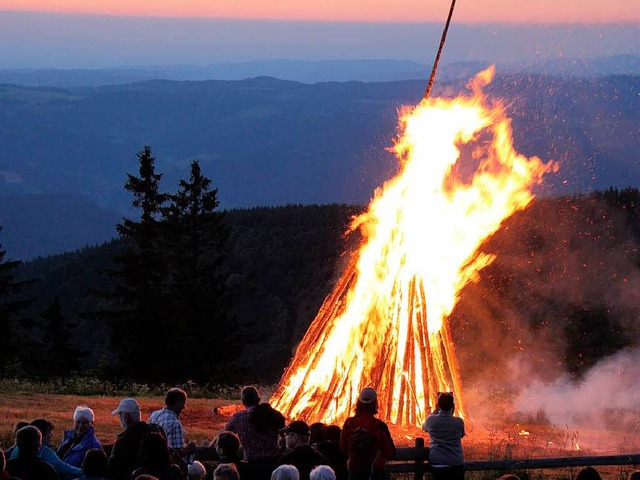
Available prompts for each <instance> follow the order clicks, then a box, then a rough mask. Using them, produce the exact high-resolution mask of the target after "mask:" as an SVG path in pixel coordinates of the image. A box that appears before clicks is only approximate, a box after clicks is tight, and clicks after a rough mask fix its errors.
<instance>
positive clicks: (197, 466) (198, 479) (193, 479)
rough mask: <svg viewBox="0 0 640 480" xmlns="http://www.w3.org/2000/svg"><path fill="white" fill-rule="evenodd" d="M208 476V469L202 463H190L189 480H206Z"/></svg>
mask: <svg viewBox="0 0 640 480" xmlns="http://www.w3.org/2000/svg"><path fill="white" fill-rule="evenodd" d="M206 476H207V469H206V468H205V467H204V465H203V464H202V462H199V461H198V460H194V461H193V463H190V464H189V466H188V467H187V478H188V479H189V480H204V477H206Z"/></svg>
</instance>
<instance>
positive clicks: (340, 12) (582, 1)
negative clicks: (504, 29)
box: [0, 0, 640, 23]
mask: <svg viewBox="0 0 640 480" xmlns="http://www.w3.org/2000/svg"><path fill="white" fill-rule="evenodd" d="M449 3H450V2H449V1H448V0H431V1H426V2H425V1H417V0H399V1H396V2H389V1H386V0H369V1H364V0H357V1H346V2H345V1H343V0H325V1H322V2H318V1H313V0H302V1H300V0H281V1H277V2H274V1H272V0H252V1H249V2H238V1H235V0H219V1H215V2H212V1H209V0H185V1H182V2H175V1H173V0H160V1H154V2H148V1H146V0H134V1H122V0H115V1H112V0H97V1H93V2H86V1H84V0H39V1H38V0H5V1H2V2H0V9H1V10H4V11H24V12H55V13H82V14H92V15H123V16H149V17H154V16H157V17H192V18H205V17H206V18H227V19H231V18H233V19H253V20H256V19H260V20H267V19H268V20H306V21H331V22H335V21H339V22H402V23H405V22H434V21H439V20H441V19H442V16H443V15H444V13H446V11H447V9H448V6H449ZM639 19H640V8H638V4H637V2H635V1H633V0H611V1H608V2H602V1H601V0H564V1H561V2H560V1H557V0H536V1H528V2H517V1H513V0H474V1H466V2H465V1H461V2H460V5H459V9H458V12H456V21H458V22H463V23H483V22H500V23H502V22H504V23H574V22H575V23H578V22H580V23H603V22H637V21H638V20H639Z"/></svg>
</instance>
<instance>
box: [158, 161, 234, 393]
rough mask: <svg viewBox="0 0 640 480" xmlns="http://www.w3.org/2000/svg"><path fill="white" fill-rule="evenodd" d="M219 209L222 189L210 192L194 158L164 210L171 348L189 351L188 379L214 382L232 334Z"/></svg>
mask: <svg viewBox="0 0 640 480" xmlns="http://www.w3.org/2000/svg"><path fill="white" fill-rule="evenodd" d="M218 207H219V201H218V190H217V189H211V180H210V179H208V178H207V177H205V176H203V175H202V170H201V168H200V164H199V163H198V161H197V160H196V161H193V162H192V163H191V175H190V178H189V179H188V180H180V185H179V188H178V191H177V193H176V194H175V195H171V196H170V205H169V207H168V208H167V209H166V210H165V212H164V214H165V219H166V233H167V235H166V238H165V240H166V241H167V248H166V251H167V252H168V258H167V261H168V268H169V278H170V287H169V288H170V292H171V299H172V305H173V309H174V310H173V315H174V318H175V329H176V337H175V338H176V339H175V341H174V342H173V347H174V349H175V351H176V353H175V355H179V354H180V351H185V350H186V351H188V352H189V358H190V361H189V364H190V368H189V373H190V378H193V379H194V380H199V381H211V380H214V379H213V378H212V375H214V374H213V369H214V368H215V367H216V357H217V356H218V357H222V356H223V355H224V354H225V348H224V346H225V345H228V342H226V341H225V339H228V338H229V337H230V333H231V332H230V329H229V326H228V324H227V295H226V293H225V288H224V282H223V278H222V277H223V274H222V262H223V260H224V246H225V241H226V238H227V228H226V225H225V224H224V214H223V213H222V212H220V211H219V210H218ZM214 341H215V345H216V347H215V348H212V345H214ZM215 380H217V381H221V380H223V379H221V378H215Z"/></svg>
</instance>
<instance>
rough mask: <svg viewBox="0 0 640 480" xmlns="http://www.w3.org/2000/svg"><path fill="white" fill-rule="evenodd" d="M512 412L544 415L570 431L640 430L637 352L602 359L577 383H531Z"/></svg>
mask: <svg viewBox="0 0 640 480" xmlns="http://www.w3.org/2000/svg"><path fill="white" fill-rule="evenodd" d="M513 408H514V410H515V411H518V412H521V413H525V414H529V415H536V414H537V415H538V416H539V413H540V412H544V415H545V416H546V418H547V419H549V421H550V422H552V423H554V424H558V425H569V426H570V427H571V428H580V427H581V426H588V427H589V428H590V429H593V428H604V429H610V428H616V429H622V430H623V431H636V430H637V429H638V428H640V423H639V422H640V414H639V412H640V350H637V349H636V350H625V351H621V352H618V353H617V354H615V355H613V356H611V357H609V358H606V359H603V360H601V361H600V362H598V363H597V364H596V365H595V366H594V367H593V368H592V369H591V370H589V371H588V372H587V373H586V374H585V376H584V377H583V378H582V379H581V380H580V381H577V382H576V381H573V380H572V379H571V378H570V377H569V376H567V375H564V376H561V377H559V378H557V379H556V380H555V381H553V382H547V383H545V382H542V381H540V380H534V381H533V382H532V383H530V384H528V385H526V386H525V388H524V389H523V390H521V392H520V393H519V395H518V396H517V397H516V399H515V401H514V403H513Z"/></svg>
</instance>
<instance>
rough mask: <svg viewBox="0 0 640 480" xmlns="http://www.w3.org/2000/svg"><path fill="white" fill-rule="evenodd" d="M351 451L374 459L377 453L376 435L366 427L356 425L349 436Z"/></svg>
mask: <svg viewBox="0 0 640 480" xmlns="http://www.w3.org/2000/svg"><path fill="white" fill-rule="evenodd" d="M349 452H350V453H353V454H357V455H358V456H360V457H362V458H368V459H373V457H375V455H376V438H375V436H374V435H373V434H372V433H371V432H370V431H369V430H367V429H366V428H364V427H356V428H355V429H354V430H353V432H352V433H351V436H350V437H349Z"/></svg>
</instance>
